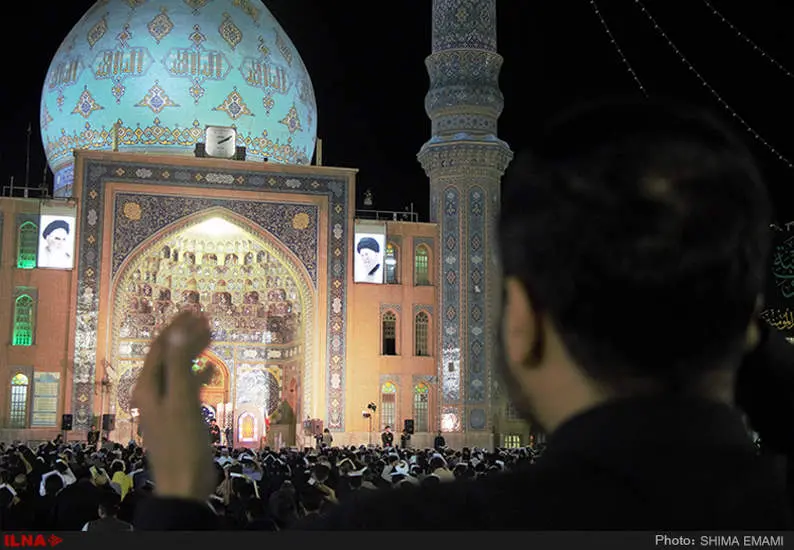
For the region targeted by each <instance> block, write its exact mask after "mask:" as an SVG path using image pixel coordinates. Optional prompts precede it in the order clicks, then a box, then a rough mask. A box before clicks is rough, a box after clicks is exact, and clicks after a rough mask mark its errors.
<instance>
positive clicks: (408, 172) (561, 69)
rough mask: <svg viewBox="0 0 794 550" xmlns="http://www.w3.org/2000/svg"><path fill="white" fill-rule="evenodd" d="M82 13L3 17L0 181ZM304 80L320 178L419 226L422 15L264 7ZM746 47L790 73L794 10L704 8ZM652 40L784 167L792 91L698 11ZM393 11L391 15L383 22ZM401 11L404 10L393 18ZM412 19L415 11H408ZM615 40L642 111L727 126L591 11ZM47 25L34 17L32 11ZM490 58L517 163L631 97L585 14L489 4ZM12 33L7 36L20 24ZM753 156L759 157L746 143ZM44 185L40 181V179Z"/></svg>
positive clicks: (619, 24) (83, 3) (615, 18)
mask: <svg viewBox="0 0 794 550" xmlns="http://www.w3.org/2000/svg"><path fill="white" fill-rule="evenodd" d="M92 4H93V1H92V0H69V1H68V2H47V3H46V10H47V12H46V13H28V12H24V13H23V14H22V15H18V16H15V15H11V14H8V15H6V27H7V28H8V29H19V30H18V32H16V31H15V32H5V33H3V36H2V38H0V40H2V42H3V44H2V46H3V51H4V52H5V55H4V60H5V61H4V73H5V75H6V76H5V78H4V86H2V87H0V100H1V101H2V105H3V106H4V110H5V117H4V118H3V125H4V139H3V141H2V142H1V143H2V149H1V150H0V181H2V182H3V185H6V184H7V182H8V179H9V177H10V176H12V175H14V176H16V179H17V181H18V182H21V181H24V174H25V130H26V128H27V126H28V123H29V122H31V123H32V124H33V136H32V140H31V174H32V175H31V180H32V183H33V184H34V185H35V184H37V183H38V182H40V181H41V174H42V170H43V168H44V165H45V161H44V152H43V149H42V146H41V140H40V137H39V135H40V134H39V127H38V120H39V99H40V93H41V86H42V83H43V81H44V77H45V74H46V71H47V67H48V66H49V63H50V60H51V58H52V56H53V55H54V54H55V51H56V50H57V48H58V46H59V45H60V43H61V41H62V40H63V38H65V36H66V34H67V33H68V32H69V30H70V29H71V27H72V26H73V25H74V24H75V23H76V22H77V21H78V20H79V19H80V17H81V16H82V14H83V13H85V11H87V10H88V8H89V7H90V6H91V5H92ZM265 4H266V5H267V6H268V8H269V9H270V10H271V12H272V13H273V14H274V15H275V16H276V18H277V19H278V20H279V21H280V23H281V25H282V27H283V28H284V30H285V31H286V32H287V34H289V36H290V38H291V39H292V41H293V42H294V43H295V46H296V47H297V49H298V51H299V53H300V54H301V57H302V58H303V61H304V62H305V64H306V66H307V67H308V69H309V73H310V75H311V76H312V81H313V84H314V88H315V92H316V96H317V102H318V110H319V129H318V135H319V137H321V138H322V139H323V142H324V145H323V147H324V153H323V156H324V159H323V160H324V164H327V165H333V166H345V167H355V168H358V169H360V173H359V180H358V196H359V205H360V203H361V199H362V196H363V193H364V190H365V189H367V188H371V189H372V190H373V192H374V194H375V206H376V207H377V208H379V209H383V210H389V209H394V210H402V209H403V207H405V206H407V205H408V203H410V202H412V201H413V202H414V203H415V205H416V207H417V208H418V210H419V211H420V213H421V215H422V219H423V220H426V219H427V207H428V206H427V202H428V199H427V196H428V192H427V178H426V176H425V175H424V172H423V171H422V169H421V167H420V166H419V163H418V162H417V160H416V153H417V152H418V151H419V148H420V147H421V146H422V144H423V143H424V142H425V141H426V140H427V138H428V137H429V131H430V123H429V120H428V119H427V116H426V114H425V112H424V96H425V94H426V93H427V86H428V79H427V74H426V72H425V67H424V58H425V57H426V56H427V55H428V54H429V53H430V8H431V1H430V0H409V1H405V2H364V1H361V0H357V1H348V2H333V1H327V0H265ZM712 4H713V6H714V7H716V8H717V9H718V10H720V11H721V12H722V13H723V15H724V16H726V18H727V19H729V20H730V21H731V22H732V23H733V24H734V25H735V26H736V27H737V28H738V29H740V30H741V31H742V33H744V34H745V35H747V36H748V37H750V38H751V39H752V40H753V41H754V42H756V43H757V44H758V45H759V46H761V47H762V48H763V49H764V50H765V51H766V52H767V53H768V54H770V55H771V56H772V57H774V58H776V59H777V61H779V62H780V63H781V64H782V65H783V66H784V67H785V68H786V69H788V70H790V71H791V72H794V33H792V32H791V31H792V27H793V26H794V19H792V13H793V12H794V7H792V6H789V4H792V3H791V2H788V1H785V2H784V1H775V0H754V1H753V2H736V1H730V2H729V1H727V0H712ZM644 5H645V6H646V8H647V9H648V10H649V11H650V12H651V13H652V14H653V16H654V17H655V18H656V19H657V21H658V23H659V25H660V26H661V28H662V29H664V31H665V32H666V33H667V34H668V36H669V37H670V38H671V39H672V40H673V42H675V44H676V45H677V46H678V48H679V49H680V50H681V51H682V52H683V53H684V55H686V56H687V57H688V58H689V59H690V61H691V62H692V64H693V65H694V66H695V67H696V69H697V70H698V71H699V72H700V73H701V74H702V75H703V76H704V77H705V79H706V80H707V81H708V83H709V84H710V85H711V86H713V88H714V89H716V90H717V92H718V93H719V94H720V95H721V96H722V97H723V99H724V100H725V101H726V102H727V103H728V104H729V105H730V106H731V107H733V108H734V109H735V110H736V111H737V112H738V113H739V114H740V115H741V116H742V117H743V118H745V119H746V120H747V122H748V123H749V124H750V125H751V126H752V127H754V128H755V129H756V130H757V131H758V133H759V134H760V135H761V136H763V137H764V139H766V140H767V141H768V142H769V143H771V144H772V145H773V146H774V147H775V148H776V149H778V150H779V151H780V153H781V154H783V155H784V156H785V157H787V158H789V159H792V161H794V116H793V115H794V101H792V99H794V94H793V93H792V92H793V91H794V90H792V84H794V76H791V74H790V73H789V74H788V75H787V74H786V72H784V71H782V70H780V69H779V68H776V67H775V66H774V65H773V64H772V63H770V62H769V61H768V60H766V59H764V58H763V57H762V56H761V55H759V54H758V53H756V52H755V51H754V50H753V48H752V47H751V46H750V45H748V44H747V43H746V42H744V41H743V40H742V39H741V38H739V37H738V36H737V35H736V34H735V32H734V31H733V30H731V29H730V28H729V27H728V26H726V25H725V24H724V23H722V22H721V21H720V20H719V19H718V18H717V17H715V16H714V15H713V14H712V12H711V11H710V10H709V8H708V7H707V5H706V4H705V3H704V2H703V0H644ZM387 6H388V7H387ZM393 6H399V7H393ZM408 6H410V8H409V7H408ZM598 7H599V8H600V9H601V12H602V14H603V16H604V17H605V19H606V20H607V22H608V24H609V25H610V27H611V30H612V33H613V35H614V37H615V38H616V39H617V41H618V43H619V44H620V46H621V48H622V50H623V52H624V53H625V55H626V56H627V58H628V59H629V60H630V62H631V64H632V66H633V67H634V69H635V71H636V72H637V75H638V76H639V78H640V80H641V81H642V83H643V85H644V86H645V88H646V89H647V90H648V92H649V93H650V94H651V95H665V96H673V97H680V98H684V99H687V100H688V101H689V102H693V103H698V104H702V105H704V106H708V107H711V108H712V109H713V110H714V111H715V112H718V113H720V114H725V111H724V110H723V109H722V108H721V107H720V104H719V103H718V102H717V101H716V100H715V99H714V98H713V97H712V96H711V95H710V94H709V92H708V91H707V89H706V88H705V87H704V86H703V85H702V84H701V83H700V82H699V81H698V79H697V78H696V77H695V76H694V75H693V74H692V73H691V72H690V71H689V70H688V69H687V68H686V66H685V65H684V64H683V63H682V62H681V61H680V60H679V58H678V57H677V56H676V54H675V53H674V52H673V51H672V50H671V49H670V47H669V46H668V45H667V44H666V42H665V41H664V40H663V39H662V38H660V37H659V36H658V34H657V32H656V31H655V30H654V28H653V26H651V24H650V23H649V22H648V20H647V19H646V17H645V16H644V15H643V13H642V11H641V10H640V9H639V7H638V5H637V4H636V3H635V1H634V0H599V1H598ZM39 8H40V9H42V10H43V9H45V4H41V5H40V6H39ZM497 10H498V17H499V50H500V53H501V54H502V55H503V56H504V58H505V63H504V68H503V70H502V83H501V87H502V91H503V93H504V95H505V110H504V113H503V115H502V118H501V119H500V137H501V138H502V139H504V140H505V141H507V142H508V143H509V144H510V146H511V147H512V148H513V149H514V150H516V149H520V148H521V147H522V146H524V145H525V144H526V143H527V142H528V141H529V139H530V138H531V136H532V133H533V131H534V129H535V128H537V127H538V126H539V124H540V122H541V121H542V120H543V119H544V118H545V117H547V116H548V115H550V114H551V113H553V112H554V111H555V110H557V109H559V108H562V107H564V106H565V105H566V104H569V103H571V102H573V101H576V100H582V99H587V98H591V97H594V96H598V95H603V94H607V93H616V94H628V93H639V91H638V88H637V85H636V84H635V83H634V81H633V80H632V78H631V77H630V75H629V73H628V71H627V70H626V68H625V66H624V65H623V63H622V62H621V60H620V57H619V56H618V55H617V53H616V52H615V50H614V48H613V46H612V45H611V44H610V42H609V40H608V38H607V36H606V33H605V32H604V30H603V27H602V26H601V23H600V22H599V20H598V18H597V17H596V16H595V14H594V12H593V9H592V4H591V2H590V1H589V0H553V1H534V0H532V1H531V0H498V2H497ZM18 13H19V12H18ZM16 17H18V18H19V19H18V20H15V18H16ZM743 135H745V136H746V137H747V139H748V140H749V141H754V140H753V138H752V137H751V136H749V134H747V133H746V132H743ZM754 149H755V150H756V151H757V153H758V156H759V159H760V161H761V163H762V165H763V167H764V169H765V171H766V174H767V178H768V181H769V183H770V187H771V188H772V191H773V196H774V198H775V202H776V206H777V209H778V221H781V222H784V221H788V220H791V219H794V186H793V185H792V176H794V169H791V168H789V167H787V166H786V164H784V163H783V162H781V161H779V160H777V159H776V158H775V157H774V156H773V155H771V154H770V153H769V152H768V151H767V149H766V148H764V147H763V146H758V145H757V144H756V145H754ZM48 178H49V179H50V180H51V178H52V176H51V174H50V175H49V176H48Z"/></svg>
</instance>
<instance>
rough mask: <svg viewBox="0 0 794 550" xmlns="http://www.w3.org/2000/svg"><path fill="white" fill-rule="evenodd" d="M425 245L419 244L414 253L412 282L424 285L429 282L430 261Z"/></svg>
mask: <svg viewBox="0 0 794 550" xmlns="http://www.w3.org/2000/svg"><path fill="white" fill-rule="evenodd" d="M429 256H430V255H429V254H428V252H427V247H426V246H425V245H423V244H422V245H419V246H417V247H416V251H415V253H414V284H415V285H416V286H425V285H429V284H430V261H429Z"/></svg>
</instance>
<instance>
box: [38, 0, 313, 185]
mask: <svg viewBox="0 0 794 550" xmlns="http://www.w3.org/2000/svg"><path fill="white" fill-rule="evenodd" d="M40 116H41V132H42V141H43V143H44V148H45V152H46V155H47V160H48V162H49V165H50V168H51V169H52V170H53V172H54V173H55V192H56V195H65V194H69V193H70V189H71V183H72V181H71V180H72V179H73V154H72V152H73V150H75V149H93V150H101V149H105V150H108V149H111V147H112V146H113V127H114V125H115V124H116V123H118V125H119V130H118V145H119V150H121V151H129V152H141V153H149V154H153V153H168V154H186V155H187V154H193V151H194V149H195V144H196V142H200V141H203V140H204V129H205V127H206V126H207V125H217V126H234V127H236V128H237V132H238V139H237V144H238V145H243V146H245V147H246V153H247V158H248V160H260V161H261V160H262V159H263V158H268V159H269V160H270V161H272V162H278V163H287V164H309V163H310V161H311V157H312V154H313V152H314V143H315V138H316V131H317V105H316V101H315V97H314V89H313V87H312V83H311V80H310V77H309V74H308V72H307V70H306V66H305V65H304V64H303V61H302V60H301V58H300V56H299V55H298V52H297V50H296V49H295V46H294V45H293V44H292V42H291V41H290V39H289V37H288V36H287V35H286V33H285V32H284V31H283V29H282V28H281V26H280V25H279V24H278V22H277V21H276V19H275V18H274V17H273V15H272V14H271V13H270V12H269V11H268V9H267V8H266V7H265V6H264V4H262V2H261V1H260V0H98V1H97V3H96V4H95V5H94V6H93V7H92V8H91V9H90V10H89V11H88V12H87V13H86V14H85V15H84V16H83V18H82V19H81V20H80V21H79V22H78V23H77V24H76V25H75V26H74V28H73V29H72V31H71V32H70V33H69V35H68V36H67V37H66V39H65V40H64V41H63V43H62V44H61V47H60V48H59V49H58V51H57V53H56V54H55V57H54V59H53V61H52V64H51V65H50V68H49V71H48V72H47V77H46V80H45V83H44V89H43V93H42V100H41V113H40Z"/></svg>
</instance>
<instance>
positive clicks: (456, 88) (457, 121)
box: [418, 0, 512, 444]
mask: <svg viewBox="0 0 794 550" xmlns="http://www.w3.org/2000/svg"><path fill="white" fill-rule="evenodd" d="M432 41H433V42H432V44H433V51H432V54H431V55H430V56H429V57H428V58H427V60H426V62H425V64H426V65H427V72H428V74H429V76H430V91H429V92H428V94H427V97H426V99H425V109H426V111H427V114H428V116H429V117H430V120H431V121H432V137H431V138H430V140H429V141H428V142H427V143H426V144H425V145H424V146H423V147H422V149H421V151H420V152H419V155H418V158H419V161H420V162H421V163H422V166H423V168H424V169H425V172H426V173H427V175H428V177H429V178H430V210H431V214H430V215H431V221H434V222H436V223H438V225H439V244H438V246H437V247H436V257H435V265H436V272H435V273H436V284H437V285H438V288H439V300H438V303H439V306H440V307H439V309H438V312H437V316H438V320H437V323H436V325H437V328H438V337H439V342H440V353H439V359H438V375H439V376H438V378H439V384H440V386H441V388H440V399H439V406H440V409H441V410H440V413H441V415H440V418H441V428H442V429H444V430H445V431H450V432H465V433H466V440H467V441H470V443H472V444H474V443H475V442H479V441H483V442H485V439H486V438H487V436H488V435H489V433H490V432H489V430H490V428H491V426H492V412H491V405H490V404H491V388H492V384H493V380H492V376H493V372H492V371H493V368H494V365H495V362H496V359H497V356H496V349H497V345H498V342H497V341H496V338H497V331H496V323H497V322H498V319H497V315H498V308H499V300H500V298H501V292H500V289H499V275H500V274H499V271H498V265H497V263H496V261H495V221H496V216H497V210H498V207H499V186H500V180H501V177H502V174H503V173H504V170H505V168H506V167H507V165H508V164H509V162H510V160H511V159H512V152H511V151H510V148H509V147H508V145H507V144H506V143H505V142H503V141H501V140H499V139H498V137H497V120H498V118H499V115H500V114H501V112H502V107H503V96H502V93H501V91H500V90H499V71H500V69H501V66H502V57H501V56H500V55H499V54H498V53H497V51H496V0H433V39H432ZM478 435H481V436H483V437H478Z"/></svg>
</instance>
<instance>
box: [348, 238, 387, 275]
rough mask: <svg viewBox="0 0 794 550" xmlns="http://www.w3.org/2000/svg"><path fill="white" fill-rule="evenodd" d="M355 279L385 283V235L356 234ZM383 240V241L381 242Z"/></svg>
mask: <svg viewBox="0 0 794 550" xmlns="http://www.w3.org/2000/svg"><path fill="white" fill-rule="evenodd" d="M356 239H357V241H358V242H357V243H356V266H355V280H356V282H357V283H383V248H384V247H383V242H382V241H383V240H385V238H384V236H383V235H356ZM379 241H381V242H379Z"/></svg>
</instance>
